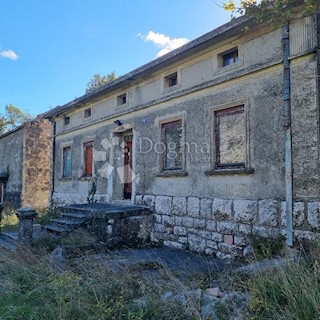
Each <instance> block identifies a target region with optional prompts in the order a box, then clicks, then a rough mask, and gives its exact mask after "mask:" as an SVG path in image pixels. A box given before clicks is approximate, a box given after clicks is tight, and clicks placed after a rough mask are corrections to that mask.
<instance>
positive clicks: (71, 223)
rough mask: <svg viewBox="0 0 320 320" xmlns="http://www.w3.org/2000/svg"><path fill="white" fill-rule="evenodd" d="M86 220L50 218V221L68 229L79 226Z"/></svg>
mask: <svg viewBox="0 0 320 320" xmlns="http://www.w3.org/2000/svg"><path fill="white" fill-rule="evenodd" d="M85 222H86V220H85V219H66V218H60V219H52V220H51V223H53V224H55V225H57V226H61V227H66V228H70V229H75V228H78V227H80V226H81V225H83V224H84V223H85Z"/></svg>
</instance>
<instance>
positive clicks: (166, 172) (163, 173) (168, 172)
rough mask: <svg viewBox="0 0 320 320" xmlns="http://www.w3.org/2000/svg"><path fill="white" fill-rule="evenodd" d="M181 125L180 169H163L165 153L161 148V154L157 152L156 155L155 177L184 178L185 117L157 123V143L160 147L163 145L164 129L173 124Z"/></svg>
mask: <svg viewBox="0 0 320 320" xmlns="http://www.w3.org/2000/svg"><path fill="white" fill-rule="evenodd" d="M178 122H180V123H181V130H182V132H181V152H182V155H181V167H177V168H172V169H167V168H165V159H166V155H167V152H166V150H164V148H163V152H159V155H158V173H157V174H156V176H159V177H167V176H168V177H170V176H186V175H187V172H186V171H185V170H186V156H185V146H184V145H185V117H184V116H177V117H173V118H169V119H168V118H166V119H163V120H161V121H159V132H160V134H159V141H160V144H161V145H162V146H164V145H165V140H164V134H165V130H163V129H164V128H165V127H169V126H171V124H173V123H178Z"/></svg>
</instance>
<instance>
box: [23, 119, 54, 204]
mask: <svg viewBox="0 0 320 320" xmlns="http://www.w3.org/2000/svg"><path fill="white" fill-rule="evenodd" d="M51 150H52V141H51V124H50V122H49V121H48V120H45V119H41V118H36V119H35V120H33V121H30V122H27V123H26V124H25V126H24V141H23V152H24V161H23V177H22V179H23V190H22V205H23V206H31V207H33V208H34V209H36V210H43V209H45V208H47V207H48V205H49V196H50V190H51V152H52V151H51Z"/></svg>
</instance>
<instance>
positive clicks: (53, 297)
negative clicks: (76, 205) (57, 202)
mask: <svg viewBox="0 0 320 320" xmlns="http://www.w3.org/2000/svg"><path fill="white" fill-rule="evenodd" d="M140 271H141V270H140ZM161 272H163V273H165V274H162V276H163V278H164V279H166V280H170V279H169V278H170V277H172V276H173V275H172V273H170V272H167V271H166V270H163V271H161ZM0 275H1V276H0V297H1V298H0V318H1V320H7V319H8V320H9V319H21V320H29V319H30V320H31V319H37V320H38V319H48V320H50V319H52V320H59V319H63V320H65V319H76V320H82V319H86V320H88V319H94V320H97V319H132V320H137V319H170V320H171V319H200V316H199V312H198V306H197V305H196V304H195V302H194V301H193V300H192V299H191V298H190V301H187V302H186V304H185V305H183V304H181V303H179V302H178V301H174V300H170V299H168V300H164V299H163V298H162V295H163V293H164V292H165V291H166V290H168V289H170V290H175V289H177V287H176V286H177V279H174V280H175V281H173V282H172V283H175V285H174V286H175V287H176V288H174V287H172V288H168V287H167V285H164V283H170V282H171V281H164V282H159V281H158V280H159V279H154V278H152V277H144V276H143V273H141V272H135V271H134V270H130V269H129V268H124V267H120V266H119V267H117V265H116V264H114V263H113V264H112V265H111V264H109V263H108V262H107V261H96V260H94V259H92V258H89V257H85V258H83V259H81V260H75V261H73V262H72V263H70V264H69V265H68V267H67V269H66V270H65V271H63V272H56V271H54V269H53V268H52V266H51V265H50V263H49V260H48V257H47V256H41V255H37V254H35V253H33V252H31V251H29V250H23V251H20V252H19V253H17V254H13V253H7V252H5V251H0ZM181 286H182V285H181ZM181 286H180V288H179V290H181Z"/></svg>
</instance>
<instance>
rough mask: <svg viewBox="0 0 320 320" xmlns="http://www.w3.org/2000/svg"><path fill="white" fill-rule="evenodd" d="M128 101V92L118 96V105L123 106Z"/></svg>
mask: <svg viewBox="0 0 320 320" xmlns="http://www.w3.org/2000/svg"><path fill="white" fill-rule="evenodd" d="M126 103H127V94H126V93H124V94H122V95H120V96H118V97H117V105H118V106H121V105H123V104H126Z"/></svg>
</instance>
